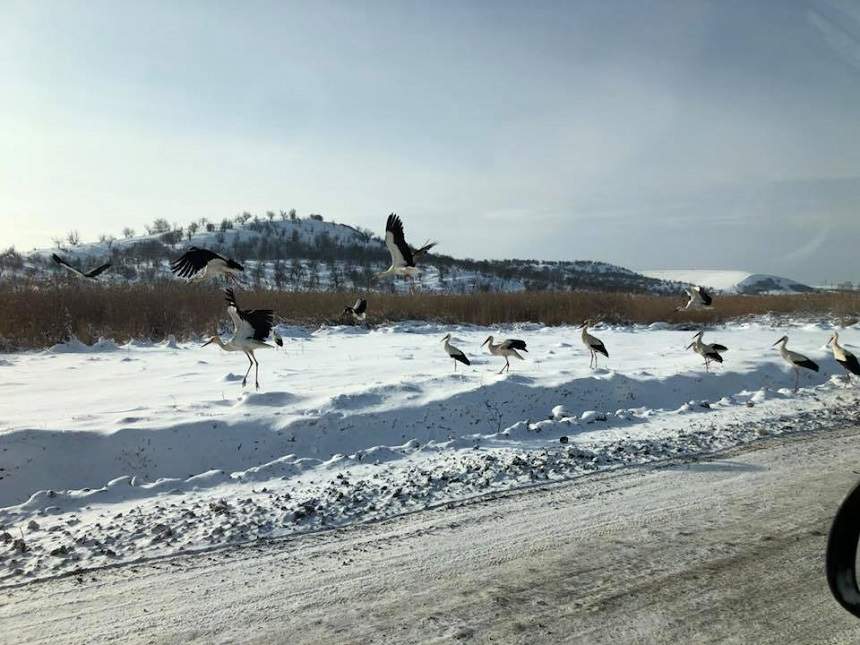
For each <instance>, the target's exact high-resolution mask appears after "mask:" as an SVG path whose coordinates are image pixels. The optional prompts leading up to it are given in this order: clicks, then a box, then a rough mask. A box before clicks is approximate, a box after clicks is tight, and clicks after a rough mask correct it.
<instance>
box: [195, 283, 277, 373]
mask: <svg viewBox="0 0 860 645" xmlns="http://www.w3.org/2000/svg"><path fill="white" fill-rule="evenodd" d="M224 296H225V297H226V299H227V313H228V314H230V318H231V319H232V320H233V337H232V338H231V339H230V340H228V341H227V342H226V343H225V342H224V341H223V340H221V337H220V336H212V337H211V338H210V339H209V340H208V341H206V342H205V343H204V344H203V347H206V345H209V344H210V343H215V344H216V345H218V346H219V347H220V348H221V349H223V350H225V351H228V352H244V354H245V356H247V357H248V363H249V364H248V371H247V372H245V377H244V378H243V379H242V387H245V385H246V384H247V382H248V374H250V373H251V368H252V367H255V366H256V370H255V372H254V385H256V386H257V389H258V390H259V389H260V363H259V362H258V361H257V357H256V356H254V350H257V349H264V348H270V347H272V346H271V345H269V344H268V343H267V342H265V341H266V339H267V338H268V337H269V334H271V333H272V326H273V325H274V322H275V314H274V312H273V311H272V310H271V309H239V305H238V304H237V303H236V296H235V295H234V294H233V290H232V289H230V288H229V287H228V288H227V289H225V290H224ZM274 338H275V343H276V344H277V345H278V346H281V345H283V344H284V341H283V340H282V339H281V337H280V336H278V335H277V334H274Z"/></svg>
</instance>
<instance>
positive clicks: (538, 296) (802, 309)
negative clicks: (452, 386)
mask: <svg viewBox="0 0 860 645" xmlns="http://www.w3.org/2000/svg"><path fill="white" fill-rule="evenodd" d="M238 295H239V299H240V305H241V306H243V307H248V308H251V307H265V308H273V309H275V311H276V312H277V314H278V315H279V316H280V317H281V318H282V319H283V320H285V321H287V322H290V323H296V324H302V325H309V326H317V325H319V324H322V323H333V322H337V321H338V319H339V314H340V312H341V311H342V310H343V307H344V305H346V304H351V303H352V302H353V301H354V299H355V294H352V293H290V292H276V291H257V292H240V293H239V294H238ZM368 300H369V316H368V318H369V321H370V322H371V323H382V322H387V321H398V320H412V319H418V320H431V321H437V322H442V323H473V324H480V325H492V324H502V323H514V322H529V321H532V322H541V323H544V324H547V325H559V324H565V323H568V324H573V323H579V322H581V321H582V320H583V319H585V318H592V319H596V320H604V321H608V322H617V323H622V322H628V323H651V322H655V321H666V322H670V323H682V322H689V323H694V324H700V323H701V324H712V323H718V322H722V321H726V320H731V319H738V318H743V317H747V316H751V315H762V314H769V313H770V314H776V315H806V316H820V315H829V316H833V317H836V318H839V319H841V320H842V321H843V322H844V323H850V322H853V321H855V320H856V319H857V317H858V316H860V294H857V293H848V292H843V293H820V294H802V295H784V296H722V297H718V300H717V301H716V305H717V306H716V308H715V309H713V310H711V311H704V312H689V313H688V312H676V311H674V309H675V307H676V306H677V305H679V304H681V303H682V302H683V298H682V297H680V296H678V297H663V296H647V295H628V294H620V293H590V292H582V293H546V292H534V293H487V294H474V295H431V294H415V295H392V294H376V293H372V294H369V295H368ZM0 312H2V315H0V349H4V348H5V349H7V350H11V349H16V348H37V347H45V346H48V345H51V344H54V343H57V342H60V341H62V340H65V339H66V338H68V337H69V336H71V335H75V336H77V337H78V338H80V339H81V340H83V341H84V342H92V341H93V340H95V339H97V338H98V337H99V336H104V337H107V338H114V339H116V340H127V339H129V338H153V339H160V338H164V337H166V336H167V335H169V334H174V335H175V336H176V337H177V338H179V339H183V338H188V337H190V336H192V335H194V334H207V333H211V332H213V331H215V330H216V329H217V327H218V325H219V323H223V321H224V320H225V319H226V312H225V309H224V299H223V294H222V292H221V290H220V289H218V288H216V287H214V286H212V287H201V286H189V285H186V284H182V283H179V282H163V283H158V284H149V285H123V286H101V285H97V284H96V285H88V284H58V285H53V286H49V287H45V286H44V285H42V286H40V287H38V288H34V287H32V286H26V287H21V286H19V287H9V286H5V287H2V288H0Z"/></svg>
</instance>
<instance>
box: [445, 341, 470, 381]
mask: <svg viewBox="0 0 860 645" xmlns="http://www.w3.org/2000/svg"><path fill="white" fill-rule="evenodd" d="M442 342H443V343H445V344H444V345H442V349H444V350H445V353H446V354H448V356H450V357H451V358H453V359H454V371H455V372H456V371H457V361H459V362H461V363H462V364H463V365H471V364H472V363H471V362H470V361H469V357H468V356H466V355H465V354H464V353H463V351H462V350H461V349H458V348H457V347H454V346H453V345H452V344H451V334H445V338H443V339H442Z"/></svg>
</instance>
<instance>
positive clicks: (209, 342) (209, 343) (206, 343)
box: [200, 336, 215, 348]
mask: <svg viewBox="0 0 860 645" xmlns="http://www.w3.org/2000/svg"><path fill="white" fill-rule="evenodd" d="M214 342H215V337H214V336H213V337H212V338H210V339H209V340H207V341H206V342H205V343H203V344H202V345H201V346H200V347H201V348H202V347H206V345H211V344H212V343H214Z"/></svg>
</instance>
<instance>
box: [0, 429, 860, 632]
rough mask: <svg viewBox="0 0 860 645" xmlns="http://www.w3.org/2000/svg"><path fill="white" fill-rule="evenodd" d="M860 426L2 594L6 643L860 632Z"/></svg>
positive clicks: (0, 608)
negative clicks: (841, 549)
mask: <svg viewBox="0 0 860 645" xmlns="http://www.w3.org/2000/svg"><path fill="white" fill-rule="evenodd" d="M858 467H860V427H853V428H847V429H828V430H820V431H816V432H814V433H803V434H796V435H793V436H790V437H780V438H773V439H769V440H766V441H764V442H759V443H757V444H753V445H747V446H745V447H742V448H735V449H732V450H729V451H725V452H723V453H720V454H718V455H714V456H712V457H710V458H707V459H703V460H701V461H692V462H691V461H687V462H681V461H678V462H674V463H664V464H661V465H656V464H652V465H647V466H642V467H640V468H634V469H623V470H619V471H614V472H606V473H599V474H596V475H594V476H592V477H588V478H586V479H583V480H580V481H577V482H564V483H560V484H546V485H544V486H542V487H540V488H532V489H528V490H521V491H515V492H507V493H493V494H490V495H488V496H485V497H484V498H482V499H479V500H472V501H470V502H465V503H459V504H452V505H451V506H448V507H445V506H443V507H440V508H438V509H435V510H425V511H420V512H416V513H414V514H410V515H405V516H402V517H399V518H397V519H393V520H385V521H381V522H378V523H374V524H367V525H361V526H353V527H350V528H344V529H338V530H334V531H324V532H320V533H315V534H309V535H303V536H298V537H294V538H285V539H281V540H274V541H270V542H265V543H257V544H253V545H246V546H240V547H228V548H223V549H219V550H215V551H212V552H208V553H197V554H189V555H184V556H172V557H168V558H165V559H161V560H157V561H150V562H148V563H144V564H140V565H132V566H121V567H117V568H109V569H100V570H94V571H89V572H86V573H83V574H81V575H79V576H77V577H74V576H72V577H63V578H58V579H53V580H48V581H44V582H36V583H30V584H26V585H24V586H21V587H16V588H10V589H6V590H4V591H3V592H2V596H0V599H2V600H0V624H2V630H0V641H2V642H4V643H5V642H8V643H13V642H14V643H22V642H104V641H107V640H118V641H120V642H176V643H178V642H182V643H189V642H290V643H299V642H329V643H335V642H350V643H370V642H377V643H385V642H415V641H422V642H427V641H430V642H506V643H510V642H519V643H539V642H552V643H556V642H583V643H628V642H645V643H650V642H684V643H688V642H697V643H708V642H720V643H722V642H733V643H750V642H755V643H786V642H797V643H823V642H858V641H860V621H857V620H856V619H854V618H853V617H851V616H850V615H849V614H847V613H846V612H844V611H843V610H842V609H841V608H840V607H839V606H838V605H837V604H836V603H835V601H833V600H832V598H831V597H830V595H829V592H828V590H827V586H826V582H825V578H824V573H823V553H824V548H825V542H826V532H827V528H828V526H829V522H830V519H831V518H832V516H833V513H834V512H835V510H836V508H837V506H838V504H839V502H840V500H841V498H842V496H843V495H844V494H845V493H846V492H847V490H848V489H849V488H850V486H851V485H852V484H853V483H854V482H855V480H856V479H857V477H858V472H860V470H858Z"/></svg>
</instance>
